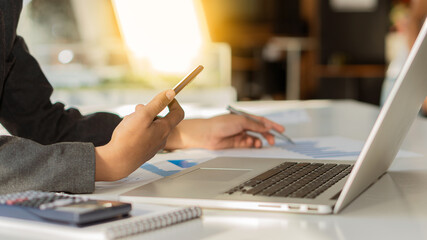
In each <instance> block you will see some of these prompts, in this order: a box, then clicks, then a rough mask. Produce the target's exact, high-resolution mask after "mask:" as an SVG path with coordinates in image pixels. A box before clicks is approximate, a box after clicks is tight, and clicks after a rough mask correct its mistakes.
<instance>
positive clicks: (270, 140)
mask: <svg viewBox="0 0 427 240" xmlns="http://www.w3.org/2000/svg"><path fill="white" fill-rule="evenodd" d="M261 135H262V136H263V137H264V138H265V140H267V142H268V144H270V145H274V143H275V136H274V135H273V134H271V133H269V132H266V133H261Z"/></svg>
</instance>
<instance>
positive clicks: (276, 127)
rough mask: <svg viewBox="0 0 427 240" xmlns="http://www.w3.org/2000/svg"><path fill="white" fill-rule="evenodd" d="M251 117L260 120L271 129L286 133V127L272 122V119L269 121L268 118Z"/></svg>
mask: <svg viewBox="0 0 427 240" xmlns="http://www.w3.org/2000/svg"><path fill="white" fill-rule="evenodd" d="M251 116H252V117H254V118H256V119H258V120H260V121H261V122H262V123H264V125H265V126H266V127H267V128H269V129H272V128H273V129H275V130H277V131H278V132H284V131H285V127H284V126H282V125H280V124H278V123H276V122H274V121H271V120H270V119H268V118H266V117H261V116H256V115H251Z"/></svg>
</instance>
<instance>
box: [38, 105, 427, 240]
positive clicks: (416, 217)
mask: <svg viewBox="0 0 427 240" xmlns="http://www.w3.org/2000/svg"><path fill="white" fill-rule="evenodd" d="M255 105H259V106H261V105H264V106H269V107H272V106H273V107H278V108H305V109H306V110H307V113H308V114H309V116H310V118H311V121H309V122H304V123H301V124H295V125H290V126H288V127H287V133H288V134H289V136H293V137H313V136H330V135H339V136H343V137H348V138H352V139H358V140H362V141H364V140H365V139H366V137H367V136H368V134H369V131H370V129H371V127H372V125H373V123H374V121H375V119H376V116H377V114H378V112H379V109H378V108H377V107H375V106H371V105H367V104H363V103H358V102H354V101H334V102H329V101H306V102H299V101H295V102H294V101H291V102H246V103H239V104H236V106H241V107H245V106H255ZM426 143H427V120H426V119H421V118H420V119H417V120H416V121H415V123H414V125H413V126H412V128H411V130H410V132H409V134H408V136H407V137H406V139H405V141H404V143H403V147H402V148H403V149H405V150H409V151H412V152H416V153H421V154H423V155H425V156H424V157H415V158H414V157H412V158H407V159H396V160H395V161H394V163H393V164H392V166H391V168H390V171H389V173H387V174H386V175H384V176H383V177H382V178H381V179H380V180H379V181H378V182H377V183H375V184H374V185H373V186H372V187H371V188H369V189H368V190H367V191H365V192H364V193H363V194H362V195H361V196H360V197H358V198H357V199H356V200H355V201H353V202H352V203H351V204H350V205H349V206H347V207H346V208H345V209H344V210H343V211H342V212H341V213H340V214H338V215H326V216H317V215H303V214H288V213H271V212H255V211H228V210H208V209H205V210H204V216H203V217H202V218H201V219H198V220H193V221H189V222H185V223H182V224H178V225H174V226H171V227H168V228H165V229H162V230H157V231H153V232H149V233H145V234H141V235H137V236H134V237H133V238H132V239H165V240H166V239H167V240H170V239H190V240H191V239H209V240H211V239H426V238H427V207H426V201H427V187H426V185H427V161H426V160H427V157H426V156H427V148H426V147H425V145H426ZM123 191H125V190H123ZM119 192H120V191H119ZM119 192H117V191H112V192H108V191H106V192H102V193H101V195H104V196H109V195H111V196H112V197H116V196H117V194H118V193H119ZM96 193H97V192H96ZM98 194H100V192H98ZM34 237H36V236H32V238H34ZM40 239H43V238H40Z"/></svg>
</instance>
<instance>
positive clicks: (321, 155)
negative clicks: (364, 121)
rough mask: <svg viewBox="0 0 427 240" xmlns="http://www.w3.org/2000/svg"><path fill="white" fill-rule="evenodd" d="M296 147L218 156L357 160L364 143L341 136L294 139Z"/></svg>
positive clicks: (233, 151) (280, 146) (286, 145)
mask: <svg viewBox="0 0 427 240" xmlns="http://www.w3.org/2000/svg"><path fill="white" fill-rule="evenodd" d="M293 140H294V142H295V143H296V144H295V145H293V144H290V143H288V142H284V141H281V140H277V142H276V144H275V145H274V146H268V144H267V143H264V146H266V147H263V148H261V149H246V150H242V149H227V150H221V151H216V154H217V155H218V156H230V157H258V158H259V157H263V158H264V157H268V158H293V159H340V160H356V159H357V157H358V156H359V154H360V152H361V150H362V147H363V144H364V142H362V141H358V140H354V139H349V138H345V137H340V136H325V137H313V138H299V139H298V138H294V139H293ZM416 155H417V154H416V153H412V152H408V151H403V150H401V151H399V154H398V157H412V156H416Z"/></svg>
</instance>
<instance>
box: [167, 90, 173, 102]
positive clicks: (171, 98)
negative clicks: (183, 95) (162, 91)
mask: <svg viewBox="0 0 427 240" xmlns="http://www.w3.org/2000/svg"><path fill="white" fill-rule="evenodd" d="M166 97H167V98H168V99H169V100H171V101H172V100H173V98H174V97H175V92H174V91H173V90H172V89H170V90H168V91H167V92H166Z"/></svg>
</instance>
